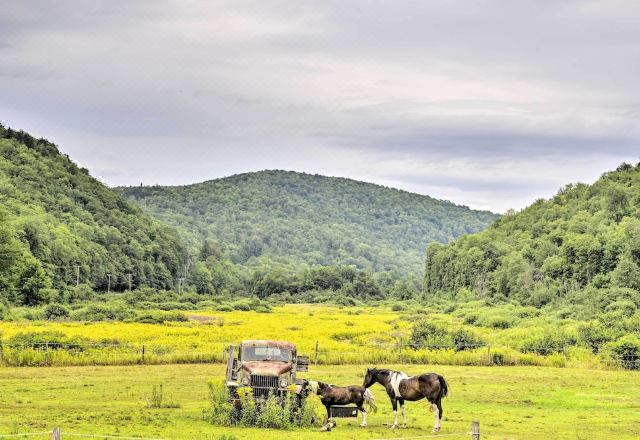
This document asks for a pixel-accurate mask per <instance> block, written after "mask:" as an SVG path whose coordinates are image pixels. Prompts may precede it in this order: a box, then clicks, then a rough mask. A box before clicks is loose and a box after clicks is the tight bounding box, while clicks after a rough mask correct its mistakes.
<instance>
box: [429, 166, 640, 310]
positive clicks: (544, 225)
mask: <svg viewBox="0 0 640 440" xmlns="http://www.w3.org/2000/svg"><path fill="white" fill-rule="evenodd" d="M424 286H425V289H426V290H427V292H429V293H430V294H432V295H438V294H445V295H451V294H455V292H457V291H458V290H459V289H463V288H466V289H471V290H473V291H475V292H476V293H477V294H478V295H481V296H484V297H487V298H496V299H502V300H509V301H518V302H521V303H524V304H529V305H534V306H543V305H545V304H548V303H554V302H558V300H560V299H563V300H564V301H566V302H568V303H570V304H572V306H574V308H575V306H576V305H577V304H582V305H584V306H585V307H587V308H589V309H590V310H595V311H598V310H600V311H604V309H605V307H614V308H615V307H618V308H620V309H621V311H620V313H622V315H621V316H627V315H628V313H633V311H634V310H635V309H636V307H640V292H639V291H640V165H639V166H632V165H628V164H622V165H621V166H620V167H619V168H618V169H617V170H616V171H613V172H609V173H606V174H604V175H603V176H602V177H601V178H600V179H599V180H598V181H597V182H595V183H594V184H593V185H585V184H575V185H568V186H566V187H565V188H563V189H561V190H560V191H559V192H558V194H557V195H556V196H555V197H553V198H552V199H550V200H538V201H536V202H535V203H534V204H532V205H531V206H529V207H528V208H526V209H524V210H522V211H521V212H518V213H509V214H507V215H505V216H503V217H502V218H500V220H498V221H497V222H495V223H494V224H493V225H492V226H490V227H489V228H488V229H487V230H486V231H484V232H481V233H479V234H474V235H468V236H465V237H463V238H461V239H460V240H458V241H456V242H454V243H451V244H449V245H447V246H442V245H432V246H430V247H429V249H428V252H427V259H426V272H425V278H424Z"/></svg>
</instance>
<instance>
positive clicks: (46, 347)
mask: <svg viewBox="0 0 640 440" xmlns="http://www.w3.org/2000/svg"><path fill="white" fill-rule="evenodd" d="M44 365H45V366H47V367H48V366H49V342H45V344H44Z"/></svg>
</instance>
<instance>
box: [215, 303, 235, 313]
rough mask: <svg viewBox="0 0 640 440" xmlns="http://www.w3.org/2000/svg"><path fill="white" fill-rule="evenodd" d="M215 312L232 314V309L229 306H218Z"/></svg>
mask: <svg viewBox="0 0 640 440" xmlns="http://www.w3.org/2000/svg"><path fill="white" fill-rule="evenodd" d="M216 310H217V311H218V312H233V307H231V306H230V305H229V304H220V305H218V306H216Z"/></svg>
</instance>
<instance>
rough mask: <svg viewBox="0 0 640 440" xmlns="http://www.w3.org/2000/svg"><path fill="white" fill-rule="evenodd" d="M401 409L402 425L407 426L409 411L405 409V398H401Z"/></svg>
mask: <svg viewBox="0 0 640 440" xmlns="http://www.w3.org/2000/svg"><path fill="white" fill-rule="evenodd" d="M400 409H401V410H402V427H403V428H406V427H407V413H406V411H405V410H404V399H400Z"/></svg>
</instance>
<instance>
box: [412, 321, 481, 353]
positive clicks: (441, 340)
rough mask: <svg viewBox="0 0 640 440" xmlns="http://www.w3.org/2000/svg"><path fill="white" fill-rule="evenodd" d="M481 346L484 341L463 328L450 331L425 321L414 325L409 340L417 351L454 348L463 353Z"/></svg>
mask: <svg viewBox="0 0 640 440" xmlns="http://www.w3.org/2000/svg"><path fill="white" fill-rule="evenodd" d="M480 344H482V341H481V340H480V339H479V338H478V337H476V336H475V335H474V334H472V333H470V332H468V331H466V330H464V329H462V328H457V329H454V330H453V331H449V330H448V329H446V328H444V327H441V326H438V325H436V324H434V323H431V322H428V321H424V320H420V321H417V322H416V323H415V324H414V326H413V331H412V333H411V338H410V339H409V345H410V346H411V347H412V348H413V349H415V350H419V349H422V348H429V347H448V346H452V347H454V348H455V350H456V351H461V350H466V349H469V348H475V346H477V345H480Z"/></svg>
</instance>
